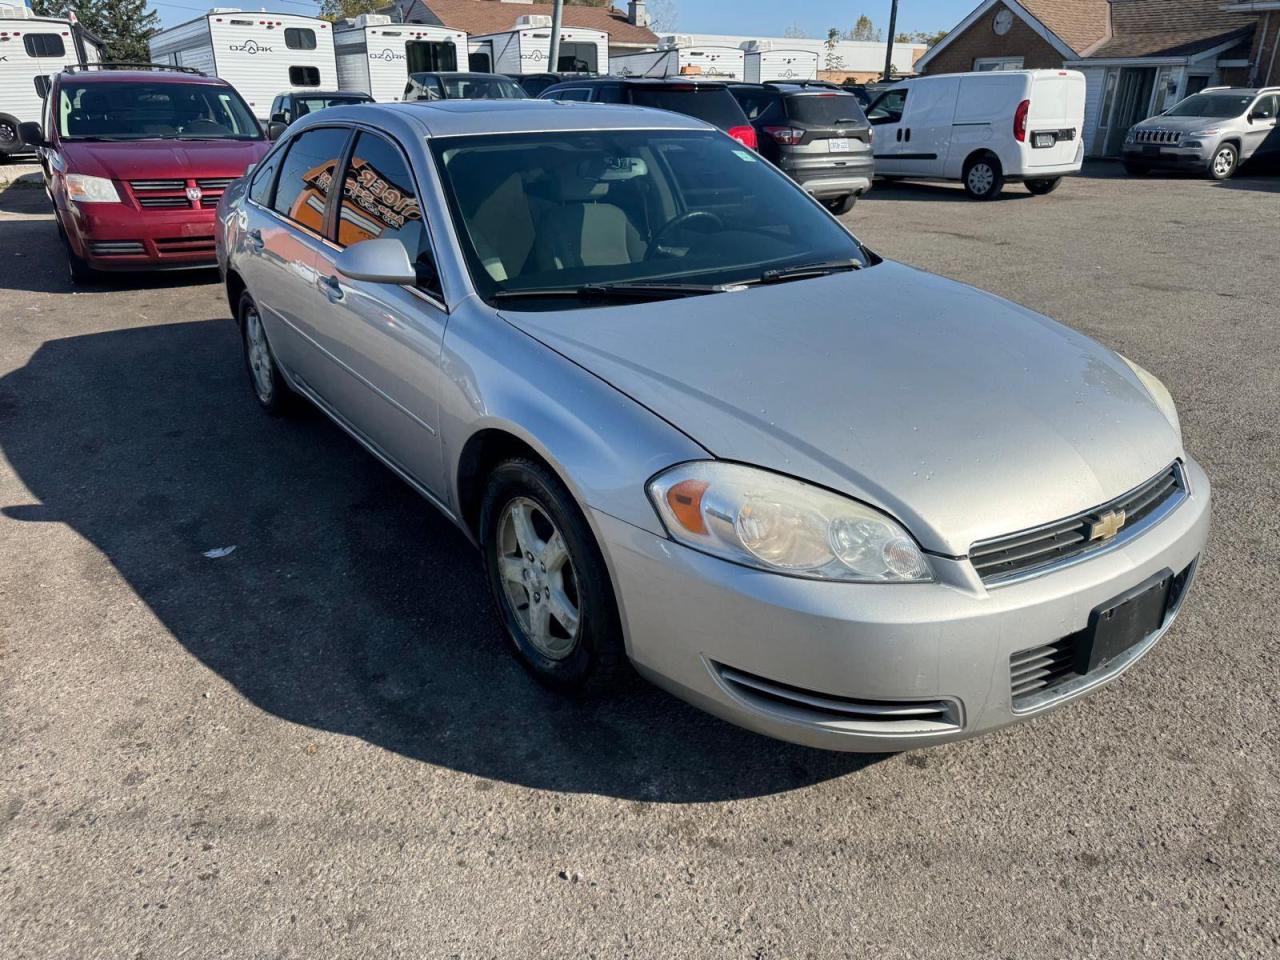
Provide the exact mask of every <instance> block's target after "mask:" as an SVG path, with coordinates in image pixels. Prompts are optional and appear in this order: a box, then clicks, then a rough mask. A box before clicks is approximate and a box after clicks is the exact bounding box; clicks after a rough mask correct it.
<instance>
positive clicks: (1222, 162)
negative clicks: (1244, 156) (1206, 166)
mask: <svg viewBox="0 0 1280 960" xmlns="http://www.w3.org/2000/svg"><path fill="white" fill-rule="evenodd" d="M1235 162H1236V159H1235V152H1234V151H1232V150H1231V149H1230V148H1229V147H1223V148H1222V149H1221V150H1219V151H1218V152H1217V153H1216V154H1214V157H1213V174H1214V176H1216V177H1218V178H1219V179H1226V178H1227V177H1228V176H1230V175H1231V170H1232V168H1233V167H1234V166H1235Z"/></svg>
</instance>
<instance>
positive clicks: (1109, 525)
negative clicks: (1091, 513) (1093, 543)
mask: <svg viewBox="0 0 1280 960" xmlns="http://www.w3.org/2000/svg"><path fill="white" fill-rule="evenodd" d="M1124 523H1125V515H1124V511H1123V510H1109V511H1107V512H1106V513H1104V514H1103V515H1102V516H1100V517H1098V519H1096V520H1094V521H1093V522H1092V523H1091V524H1089V539H1090V540H1110V539H1111V538H1112V537H1114V536H1115V535H1116V534H1117V533H1119V532H1120V530H1121V529H1122V528H1123V527H1124Z"/></svg>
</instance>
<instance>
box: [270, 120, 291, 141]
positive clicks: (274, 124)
mask: <svg viewBox="0 0 1280 960" xmlns="http://www.w3.org/2000/svg"><path fill="white" fill-rule="evenodd" d="M288 129H289V125H288V124H287V123H281V122H280V121H279V120H272V121H271V122H270V123H268V124H267V139H268V140H279V139H280V138H281V137H283V136H284V132H285V131H286V130H288Z"/></svg>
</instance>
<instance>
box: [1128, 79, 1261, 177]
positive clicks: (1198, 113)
mask: <svg viewBox="0 0 1280 960" xmlns="http://www.w3.org/2000/svg"><path fill="white" fill-rule="evenodd" d="M1277 112H1280V87H1264V88H1263V89H1261V90H1257V89H1252V90H1250V89H1241V88H1233V87H1210V88H1209V89H1207V90H1202V91H1201V92H1200V93H1197V94H1194V95H1192V96H1190V97H1187V99H1185V100H1183V101H1182V102H1181V103H1179V104H1177V105H1176V106H1174V107H1173V108H1172V109H1170V110H1167V111H1166V112H1164V113H1162V114H1160V115H1159V116H1155V117H1151V118H1150V119H1148V120H1143V121H1142V122H1141V123H1139V124H1137V125H1136V126H1134V127H1133V129H1131V130H1130V131H1129V135H1128V136H1127V137H1126V138H1125V141H1124V168H1125V170H1127V171H1128V172H1129V173H1131V174H1134V175H1135V176H1141V175H1142V174H1145V173H1147V172H1148V171H1150V170H1151V169H1152V168H1154V167H1174V168H1182V169H1194V170H1203V171H1204V172H1205V173H1207V174H1208V175H1209V176H1210V177H1211V178H1213V179H1214V180H1228V179H1230V178H1231V177H1232V176H1233V175H1234V174H1235V172H1236V170H1237V169H1238V168H1239V166H1240V164H1242V163H1244V162H1245V161H1247V160H1252V159H1258V158H1263V157H1267V156H1270V157H1271V158H1272V159H1275V158H1280V130H1278V129H1277V128H1276V114H1277Z"/></svg>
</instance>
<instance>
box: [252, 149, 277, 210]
mask: <svg viewBox="0 0 1280 960" xmlns="http://www.w3.org/2000/svg"><path fill="white" fill-rule="evenodd" d="M283 156H284V151H283V150H276V151H274V152H273V153H272V154H271V156H269V157H267V159H266V160H264V161H263V163H262V164H261V166H259V167H258V169H257V170H255V171H254V173H253V180H251V181H250V182H249V199H250V200H252V201H253V202H254V203H258V204H261V205H262V206H264V207H269V206H271V188H272V187H273V186H274V185H275V181H276V171H277V170H278V169H280V158H281V157H283Z"/></svg>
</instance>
